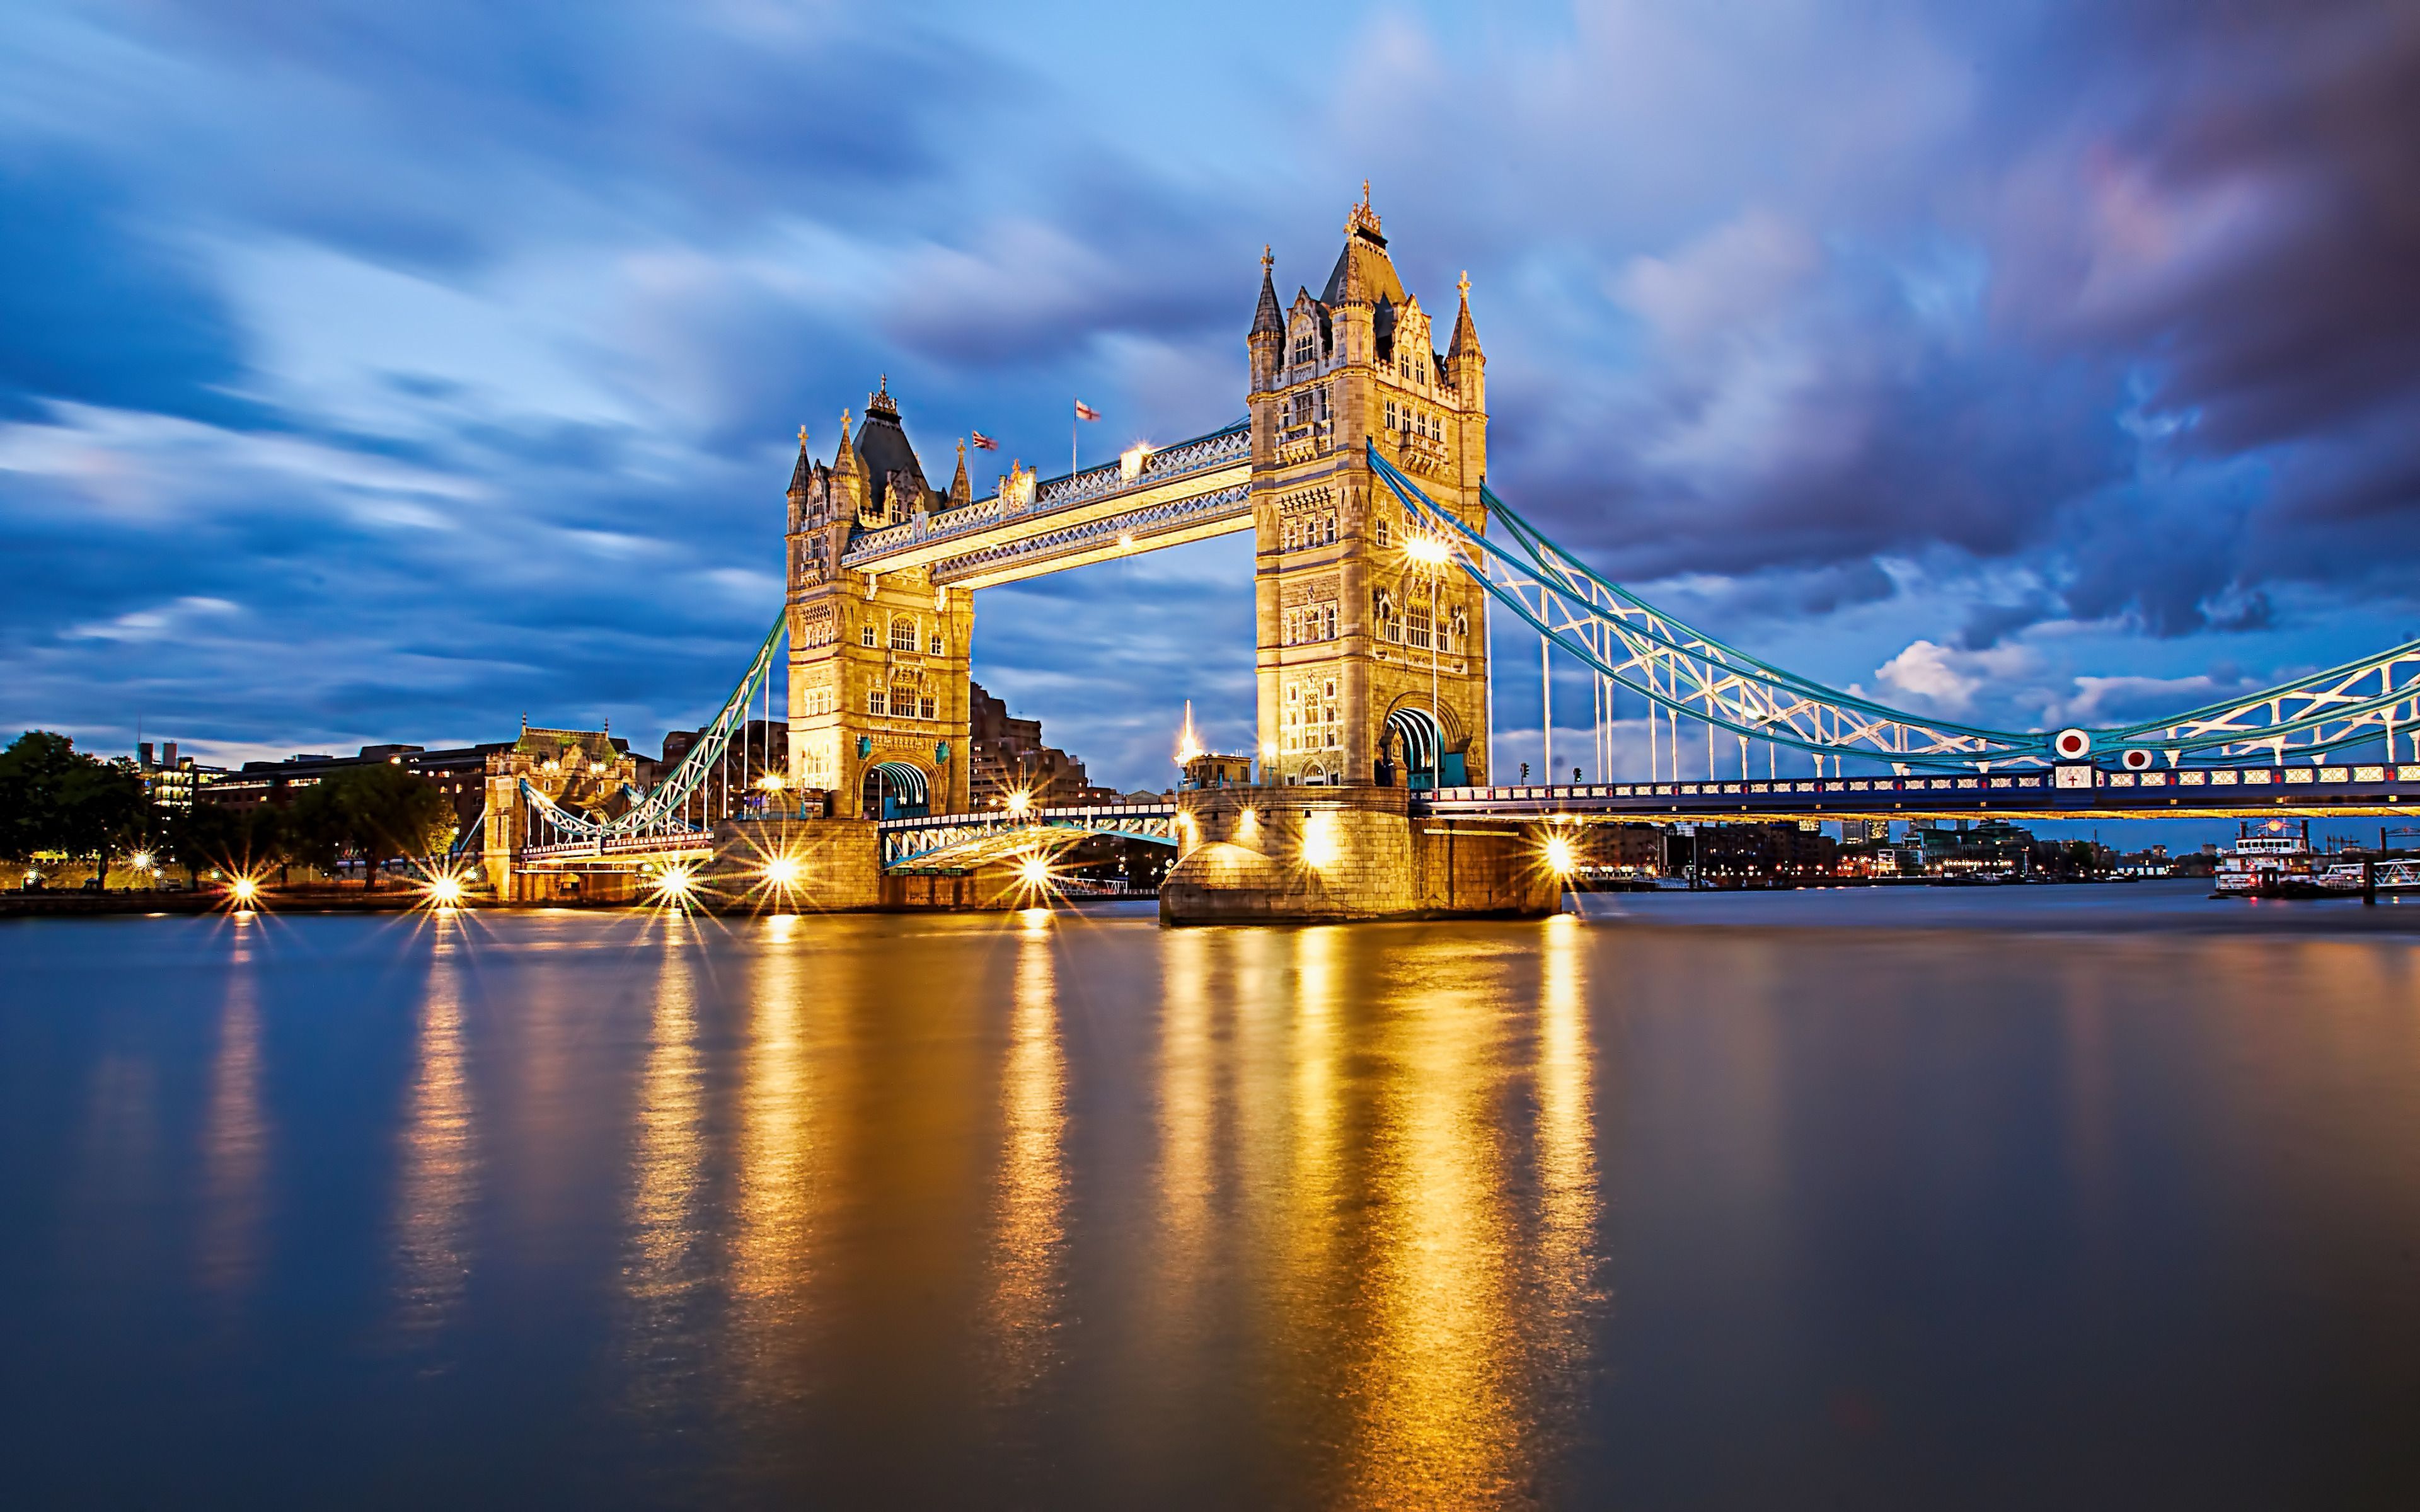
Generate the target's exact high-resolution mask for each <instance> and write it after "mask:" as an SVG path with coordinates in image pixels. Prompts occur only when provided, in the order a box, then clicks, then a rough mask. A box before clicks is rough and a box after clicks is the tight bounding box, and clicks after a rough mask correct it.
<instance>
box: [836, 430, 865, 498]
mask: <svg viewBox="0 0 2420 1512" xmlns="http://www.w3.org/2000/svg"><path fill="white" fill-rule="evenodd" d="M831 483H832V491H833V494H834V497H833V499H832V510H833V513H834V514H836V515H839V516H841V517H843V518H854V517H857V516H859V515H861V514H862V513H864V510H865V465H864V463H863V462H862V461H861V460H860V459H859V457H858V455H857V447H856V445H855V444H854V443H852V442H851V441H850V440H849V439H848V411H847V410H845V409H844V410H842V411H841V412H840V449H839V450H838V451H836V452H834V453H833V454H832V465H831ZM844 502H845V504H846V506H847V507H846V508H845V509H844V508H843V507H842V505H843V504H844Z"/></svg>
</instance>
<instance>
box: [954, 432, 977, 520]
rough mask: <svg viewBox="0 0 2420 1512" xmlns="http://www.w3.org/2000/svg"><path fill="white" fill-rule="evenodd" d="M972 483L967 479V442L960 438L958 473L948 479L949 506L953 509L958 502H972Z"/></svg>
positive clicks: (973, 491)
mask: <svg viewBox="0 0 2420 1512" xmlns="http://www.w3.org/2000/svg"><path fill="white" fill-rule="evenodd" d="M974 498H975V488H974V485H973V484H972V483H970V482H969V481H968V480H967V443H966V442H965V441H964V440H960V441H959V442H958V473H957V476H955V477H954V478H952V479H951V480H950V507H951V508H953V509H955V508H956V507H958V506H959V505H960V504H970V503H972V502H974Z"/></svg>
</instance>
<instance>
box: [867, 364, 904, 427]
mask: <svg viewBox="0 0 2420 1512" xmlns="http://www.w3.org/2000/svg"><path fill="white" fill-rule="evenodd" d="M886 417H887V418H889V419H892V420H897V419H898V418H899V407H898V406H897V405H896V404H893V403H892V400H891V375H890V374H888V373H885V374H883V375H882V387H881V388H880V389H878V390H876V392H875V393H871V394H868V395H867V396H866V400H865V418H866V419H868V420H874V419H877V418H886Z"/></svg>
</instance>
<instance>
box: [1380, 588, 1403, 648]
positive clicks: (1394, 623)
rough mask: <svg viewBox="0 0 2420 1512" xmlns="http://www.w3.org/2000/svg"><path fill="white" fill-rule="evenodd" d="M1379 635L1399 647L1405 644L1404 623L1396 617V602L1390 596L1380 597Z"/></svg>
mask: <svg viewBox="0 0 2420 1512" xmlns="http://www.w3.org/2000/svg"><path fill="white" fill-rule="evenodd" d="M1378 634H1379V635H1380V636H1381V637H1382V638H1384V639H1386V640H1392V641H1394V642H1395V643H1397V644H1398V645H1400V644H1402V643H1403V640H1404V622H1403V621H1402V620H1400V619H1397V618H1396V617H1395V600H1394V598H1393V596H1392V595H1390V594H1379V595H1378Z"/></svg>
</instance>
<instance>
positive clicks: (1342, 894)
mask: <svg viewBox="0 0 2420 1512" xmlns="http://www.w3.org/2000/svg"><path fill="white" fill-rule="evenodd" d="M1186 799H1187V801H1186V802H1185V804H1184V806H1183V809H1182V816H1181V818H1180V820H1179V823H1178V832H1179V834H1180V836H1181V837H1182V840H1181V844H1180V851H1179V856H1178V859H1177V863H1176V866H1175V869H1174V870H1173V871H1171V872H1169V874H1168V879H1167V881H1166V882H1165V883H1163V884H1162V885H1161V887H1160V891H1159V917H1160V918H1161V920H1162V921H1164V922H1166V923H1171V924H1226V923H1288V922H1311V921H1317V920H1336V919H1373V918H1448V917H1464V918H1467V917H1494V918H1535V917H1538V916H1541V915H1544V914H1551V913H1554V912H1555V911H1556V910H1557V909H1558V908H1559V907H1560V906H1561V905H1562V891H1563V887H1562V879H1561V878H1560V877H1559V876H1557V875H1555V874H1554V873H1553V872H1550V871H1548V870H1547V868H1546V866H1545V863H1544V855H1543V850H1544V847H1543V844H1542V841H1541V840H1540V837H1539V836H1537V835H1536V834H1533V833H1530V832H1529V829H1528V827H1524V826H1519V825H1512V824H1507V823H1502V822H1490V823H1483V824H1482V823H1475V822H1468V821H1465V822H1459V823H1457V822H1455V821H1450V820H1433V819H1416V818H1414V817H1413V816H1412V814H1411V812H1410V801H1409V799H1410V795H1408V794H1407V793H1405V792H1404V790H1403V789H1402V788H1381V787H1364V788H1312V787H1260V788H1218V789H1213V790H1209V791H1205V792H1200V793H1192V794H1187V795H1186ZM1531 827H1534V826H1531Z"/></svg>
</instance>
